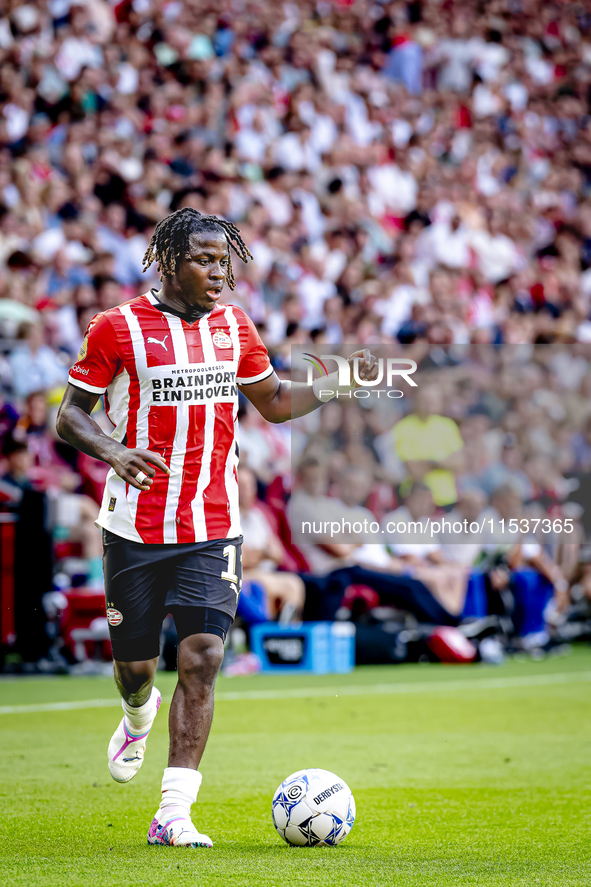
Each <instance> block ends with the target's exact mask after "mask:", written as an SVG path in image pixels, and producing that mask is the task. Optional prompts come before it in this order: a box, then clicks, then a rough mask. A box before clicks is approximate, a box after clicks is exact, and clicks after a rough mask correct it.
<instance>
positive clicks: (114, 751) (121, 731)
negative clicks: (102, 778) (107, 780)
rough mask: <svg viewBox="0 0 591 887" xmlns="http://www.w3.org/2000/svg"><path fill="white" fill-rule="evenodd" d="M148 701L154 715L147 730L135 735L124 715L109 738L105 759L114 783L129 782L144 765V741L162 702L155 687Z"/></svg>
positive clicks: (144, 729) (147, 725)
mask: <svg viewBox="0 0 591 887" xmlns="http://www.w3.org/2000/svg"><path fill="white" fill-rule="evenodd" d="M149 701H150V703H151V705H152V706H153V708H154V715H153V717H152V718H151V720H149V721H148V724H146V727H147V729H146V728H145V727H144V728H142V732H141V733H137V732H136V731H135V730H134V729H133V727H131V726H130V724H129V722H128V719H127V715H124V716H123V718H122V719H121V723H120V724H119V726H118V727H117V729H116V730H115V732H114V733H113V736H112V737H111V741H110V742H109V750H108V753H107V757H108V761H109V772H110V774H111V776H112V777H113V779H114V780H115V782H129V780H130V779H133V777H134V776H135V774H136V773H137V772H138V770H139V769H140V767H141V766H142V764H143V763H144V754H145V753H146V740H147V738H148V734H149V732H150V730H151V729H152V724H153V723H154V718H155V717H156V715H157V714H158V709H159V708H160V703H161V702H162V696H161V695H160V691H159V690H157V689H156V687H152V695H151V696H150V700H149Z"/></svg>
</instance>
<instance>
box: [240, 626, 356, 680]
mask: <svg viewBox="0 0 591 887" xmlns="http://www.w3.org/2000/svg"><path fill="white" fill-rule="evenodd" d="M250 648H251V650H252V652H253V653H256V655H257V656H258V657H259V659H260V660H261V662H262V664H263V671H276V672H295V671H300V672H310V673H312V674H329V673H331V672H334V673H336V674H346V673H347V672H349V671H352V670H353V668H354V666H355V626H354V625H353V623H351V622H302V623H301V624H300V625H297V626H294V625H278V624H277V623H276V622H263V623H260V624H259V625H253V626H252V628H251V629H250Z"/></svg>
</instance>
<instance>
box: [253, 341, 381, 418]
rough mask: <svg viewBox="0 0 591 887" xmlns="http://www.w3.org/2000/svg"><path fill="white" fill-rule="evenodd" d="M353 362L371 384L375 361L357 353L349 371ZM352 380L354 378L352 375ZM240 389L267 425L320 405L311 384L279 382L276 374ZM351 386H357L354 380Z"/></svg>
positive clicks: (369, 354) (302, 413) (365, 352)
mask: <svg viewBox="0 0 591 887" xmlns="http://www.w3.org/2000/svg"><path fill="white" fill-rule="evenodd" d="M354 360H359V378H360V379H363V380H364V381H373V380H374V379H376V378H377V374H378V362H377V360H376V358H375V357H374V356H373V355H372V354H371V352H370V351H369V349H367V348H365V349H364V350H363V351H356V352H355V353H354V354H352V355H351V356H350V357H349V363H350V364H351V369H352V368H353V361H354ZM351 378H353V373H352V372H351ZM239 387H240V390H241V392H242V393H243V394H244V395H245V397H247V398H248V400H249V401H250V402H251V404H252V405H253V406H255V407H256V408H257V410H258V411H259V413H260V414H261V416H262V417H263V419H266V420H267V422H274V423H280V422H287V421H288V420H289V419H297V418H298V416H305V415H306V414H307V413H311V412H312V410H316V409H318V407H319V406H321V404H322V403H323V401H321V400H318V398H317V397H316V395H315V394H314V390H313V388H312V386H311V385H306V384H305V382H289V381H288V382H286V381H282V380H280V379H279V378H278V376H277V374H276V373H272V374H271V375H270V376H267V378H266V379H263V380H262V381H261V382H254V383H253V384H252V385H240V386H239ZM352 387H353V388H357V387H359V386H358V385H357V383H356V382H354V381H353V382H352Z"/></svg>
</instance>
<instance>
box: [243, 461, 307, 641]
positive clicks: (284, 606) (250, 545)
mask: <svg viewBox="0 0 591 887" xmlns="http://www.w3.org/2000/svg"><path fill="white" fill-rule="evenodd" d="M238 492H239V495H240V521H241V526H242V535H243V537H244V542H243V544H242V583H243V584H242V592H241V598H240V600H239V602H238V614H239V615H240V616H241V617H242V618H243V619H244V620H245V621H246V622H247V623H249V624H250V623H251V622H252V621H261V620H262V621H264V620H265V619H278V620H279V622H282V623H287V622H291V621H293V620H294V619H301V616H302V612H303V608H304V583H303V582H302V580H301V579H300V577H299V576H296V575H295V574H293V573H288V572H284V571H278V570H277V568H278V567H280V566H281V565H282V563H283V561H284V560H285V552H284V549H283V545H282V544H281V540H280V539H279V537H278V536H277V534H276V532H275V530H274V529H273V526H272V524H271V522H270V519H269V517H268V515H267V514H266V513H265V511H264V508H263V507H262V505H261V503H259V502H258V501H257V487H256V478H255V475H254V473H253V472H252V471H251V470H250V469H249V468H248V467H246V466H242V467H241V468H240V470H239V472H238ZM261 590H262V592H263V594H262V595H261V594H260V591H261Z"/></svg>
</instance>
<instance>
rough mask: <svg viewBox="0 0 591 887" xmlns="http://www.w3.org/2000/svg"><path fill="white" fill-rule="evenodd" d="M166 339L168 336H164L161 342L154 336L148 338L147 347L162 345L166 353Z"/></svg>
mask: <svg viewBox="0 0 591 887" xmlns="http://www.w3.org/2000/svg"><path fill="white" fill-rule="evenodd" d="M167 339H168V336H164V338H163V339H162V341H160V339H156V338H155V337H154V336H148V345H162V347H163V348H164V350H165V351H168V348H167V347H166V340H167Z"/></svg>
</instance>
